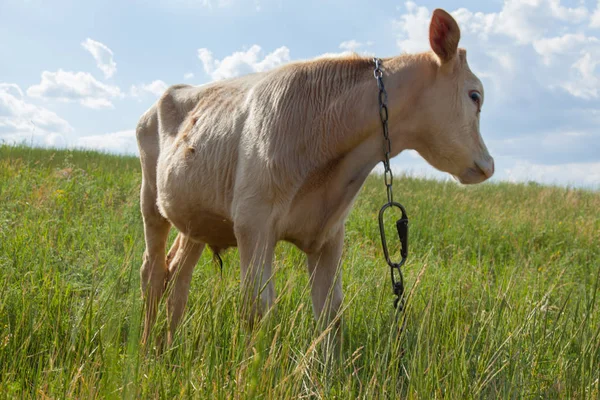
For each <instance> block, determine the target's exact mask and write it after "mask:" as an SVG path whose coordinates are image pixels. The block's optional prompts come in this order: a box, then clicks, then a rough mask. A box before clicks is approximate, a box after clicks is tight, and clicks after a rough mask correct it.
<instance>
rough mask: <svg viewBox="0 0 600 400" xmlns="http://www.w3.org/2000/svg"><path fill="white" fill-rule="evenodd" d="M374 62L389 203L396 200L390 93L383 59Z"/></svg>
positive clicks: (376, 59) (375, 59)
mask: <svg viewBox="0 0 600 400" xmlns="http://www.w3.org/2000/svg"><path fill="white" fill-rule="evenodd" d="M373 62H375V70H374V71H373V75H374V76H375V79H377V87H378V88H379V117H380V119H381V127H382V129H383V139H384V142H383V156H384V159H383V168H384V170H385V172H384V182H385V187H386V189H387V199H388V204H391V203H393V202H394V193H393V191H392V186H393V184H394V174H393V173H392V168H391V165H390V154H391V152H392V142H391V141H390V131H389V128H388V118H389V111H388V106H387V100H388V95H387V92H386V90H385V85H384V84H383V70H382V69H381V60H380V59H379V58H374V59H373Z"/></svg>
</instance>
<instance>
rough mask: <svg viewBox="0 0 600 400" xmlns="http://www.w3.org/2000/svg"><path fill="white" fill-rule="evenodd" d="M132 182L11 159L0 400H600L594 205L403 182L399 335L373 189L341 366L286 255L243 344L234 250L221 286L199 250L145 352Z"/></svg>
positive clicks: (3, 242) (90, 165)
mask: <svg viewBox="0 0 600 400" xmlns="http://www.w3.org/2000/svg"><path fill="white" fill-rule="evenodd" d="M140 180H141V175H140V168H139V162H138V160H137V159H136V158H134V157H117V156H110V155H102V154H98V153H94V152H84V151H58V150H56V151H55V150H41V149H30V148H26V147H10V146H1V147H0V397H2V398H17V397H19V398H95V397H99V398H123V397H124V398H173V397H193V398H206V399H209V398H210V399H213V398H214V399H221V398H223V399H224V398H342V399H354V398H365V399H372V398H399V397H402V398H411V399H417V398H420V399H429V398H434V397H437V398H452V399H464V398H467V399H468V398H518V399H520V398H569V399H571V398H578V399H579V398H598V397H599V396H600V381H599V379H600V287H599V286H600V249H599V244H600V194H599V193H598V192H592V191H582V190H573V189H565V188H550V187H543V186H539V185H527V184H523V185H514V184H506V183H501V184H483V185H479V186H475V187H461V186H458V185H455V184H452V183H440V182H435V181H429V180H422V179H414V178H409V177H403V178H399V179H396V182H395V195H396V198H397V199H400V200H401V201H402V203H403V204H404V205H405V206H406V207H407V210H408V212H409V217H410V218H411V227H410V233H411V240H410V259H409V263H408V264H407V265H406V268H405V279H406V283H407V286H408V288H409V289H410V288H412V287H413V285H415V283H417V284H416V286H415V287H414V289H413V290H414V291H413V295H412V297H411V301H410V307H409V309H408V310H407V313H406V318H407V320H406V329H405V331H404V332H403V333H402V335H400V336H398V334H397V326H398V325H397V323H396V319H395V316H394V314H393V311H392V305H391V304H392V295H391V288H390V284H389V275H388V274H389V270H388V268H387V267H386V265H385V263H384V262H383V257H382V254H381V247H380V242H379V236H378V226H377V221H376V218H377V213H378V211H379V208H380V206H381V205H382V204H383V203H384V201H385V191H384V186H383V184H382V182H381V181H380V179H379V178H377V177H371V178H369V180H368V181H367V183H366V185H365V187H364V188H363V190H362V191H361V194H360V196H359V198H358V200H357V202H356V205H355V207H354V209H353V212H352V214H351V215H350V218H349V220H348V222H347V229H346V232H347V233H346V246H345V252H344V265H343V274H344V275H343V286H344V292H345V300H344V313H343V324H344V332H343V343H342V349H341V354H340V357H339V360H338V361H337V362H333V363H325V362H323V359H322V357H321V352H320V351H319V350H318V349H319V346H315V345H316V342H317V341H318V340H317V338H318V336H319V333H318V331H317V330H316V323H315V322H314V321H313V316H312V309H311V303H310V291H309V290H308V286H307V284H308V277H307V274H306V272H305V267H304V257H303V255H302V253H300V252H299V251H298V250H296V249H295V248H294V247H293V246H291V245H287V244H281V245H280V246H278V248H277V254H276V262H275V268H276V271H277V275H276V288H277V292H278V298H277V314H276V315H275V316H273V317H272V318H271V319H268V320H265V321H264V323H262V324H260V325H259V326H258V327H257V328H255V329H254V331H252V332H249V331H248V330H246V329H245V328H244V325H243V324H242V323H241V321H240V319H239V315H238V309H239V304H240V298H239V290H238V287H239V266H238V256H237V251H235V250H232V251H229V252H227V253H226V255H225V257H224V261H225V268H224V270H223V275H222V276H221V274H220V272H219V270H218V267H217V266H216V264H215V263H214V262H213V261H212V258H211V255H210V252H208V251H207V252H205V254H203V256H202V259H201V260H200V262H199V264H198V266H197V268H196V270H195V272H194V278H193V282H192V290H191V293H190V298H189V302H188V308H187V312H186V315H185V317H184V322H183V324H182V327H181V330H180V332H179V334H178V336H177V338H176V341H175V346H174V347H173V348H172V349H171V350H169V351H167V352H165V353H163V354H162V355H156V353H155V352H153V351H150V352H148V353H147V354H146V353H144V352H143V351H142V350H141V348H140V346H139V341H140V330H141V324H142V320H141V318H142V302H141V294H140V284H139V268H140V265H141V258H142V252H143V248H144V244H143V231H142V221H141V216H140V212H139V197H138V193H139V186H140ZM164 319H165V317H164V307H161V315H160V316H159V326H160V322H164Z"/></svg>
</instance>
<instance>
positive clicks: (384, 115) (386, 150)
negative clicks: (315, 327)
mask: <svg viewBox="0 0 600 400" xmlns="http://www.w3.org/2000/svg"><path fill="white" fill-rule="evenodd" d="M373 62H374V63H375V70H374V72H373V75H374V76H375V79H376V80H377V86H378V87H379V117H380V118H381V126H382V129H383V138H384V144H383V155H384V158H383V167H384V170H385V172H384V182H385V186H386V190H387V198H388V203H387V204H386V205H385V206H383V208H382V209H381V211H380V213H379V229H380V233H381V240H382V244H383V251H384V255H385V258H386V261H387V263H388V265H389V266H390V272H391V278H392V288H393V291H394V295H395V296H396V299H395V301H394V308H397V309H399V310H400V311H402V310H403V309H404V278H403V276H402V269H401V267H402V265H404V263H405V262H406V258H407V255H408V252H407V246H408V217H407V216H406V210H405V209H404V207H403V206H402V205H401V204H399V203H394V193H393V191H392V186H393V183H394V175H393V174H392V168H391V165H390V154H391V152H392V142H391V140H390V132H389V128H388V119H389V110H388V106H387V100H388V96H387V92H386V90H385V86H384V84H383V70H382V69H381V60H380V59H379V58H373ZM390 207H398V208H399V209H401V210H402V219H401V220H399V221H398V222H397V229H398V234H399V236H400V240H401V241H402V261H400V262H399V263H394V262H392V261H391V260H390V257H389V253H388V248H387V240H386V238H385V230H384V226H383V224H384V218H383V215H384V213H385V211H386V210H387V209H388V208H390Z"/></svg>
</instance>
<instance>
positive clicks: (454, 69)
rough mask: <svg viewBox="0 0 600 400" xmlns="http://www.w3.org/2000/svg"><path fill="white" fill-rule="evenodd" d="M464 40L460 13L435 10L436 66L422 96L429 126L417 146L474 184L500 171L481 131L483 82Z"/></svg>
mask: <svg viewBox="0 0 600 400" xmlns="http://www.w3.org/2000/svg"><path fill="white" fill-rule="evenodd" d="M459 40H460V29H459V27H458V24H457V23H456V21H455V20H454V18H452V16H451V15H450V14H448V13H447V12H446V11H444V10H440V9H438V10H435V11H434V12H433V17H432V19H431V25H430V27H429V42H430V44H431V49H432V50H433V52H434V53H435V56H434V55H432V57H434V58H435V63H434V67H433V68H434V69H435V71H434V72H433V78H432V80H431V84H430V85H427V87H426V88H425V89H424V91H423V93H422V95H421V96H419V104H418V107H419V108H421V110H420V111H421V112H422V115H424V121H423V124H424V128H425V129H423V130H421V133H420V135H419V139H418V142H417V144H416V146H415V149H416V150H417V151H418V152H419V154H421V156H423V157H424V158H425V159H426V160H427V161H428V162H429V163H430V164H431V165H433V166H434V167H435V168H437V169H440V170H442V171H445V172H448V173H450V174H452V175H453V176H455V177H456V178H457V179H458V180H459V181H460V182H461V183H465V184H472V183H479V182H483V181H485V180H486V179H488V178H490V177H491V176H492V175H493V174H494V159H493V158H492V157H491V156H490V154H489V153H488V150H487V148H486V146H485V143H484V142H483V139H482V138H481V134H480V132H479V116H480V114H481V111H482V107H483V103H484V92H483V85H482V84H481V81H480V80H479V79H478V78H477V77H476V76H475V74H473V72H471V70H470V69H469V66H468V64H467V54H466V51H465V50H463V49H458V42H459Z"/></svg>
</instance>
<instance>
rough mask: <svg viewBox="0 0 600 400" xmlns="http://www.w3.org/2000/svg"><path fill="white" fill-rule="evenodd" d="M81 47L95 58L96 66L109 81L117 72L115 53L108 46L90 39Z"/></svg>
mask: <svg viewBox="0 0 600 400" xmlns="http://www.w3.org/2000/svg"><path fill="white" fill-rule="evenodd" d="M81 45H82V46H83V48H84V49H86V50H87V51H88V52H89V53H90V54H91V55H92V57H94V60H96V65H97V66H98V68H100V70H101V71H102V72H103V73H104V77H105V78H107V79H108V78H110V77H112V76H113V75H114V74H115V72H117V63H116V62H115V61H114V59H113V52H112V50H111V49H109V48H108V46H106V45H105V44H103V43H100V42H97V41H95V40H92V39H90V38H87V39H86V40H85V41H84V42H82V43H81Z"/></svg>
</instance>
